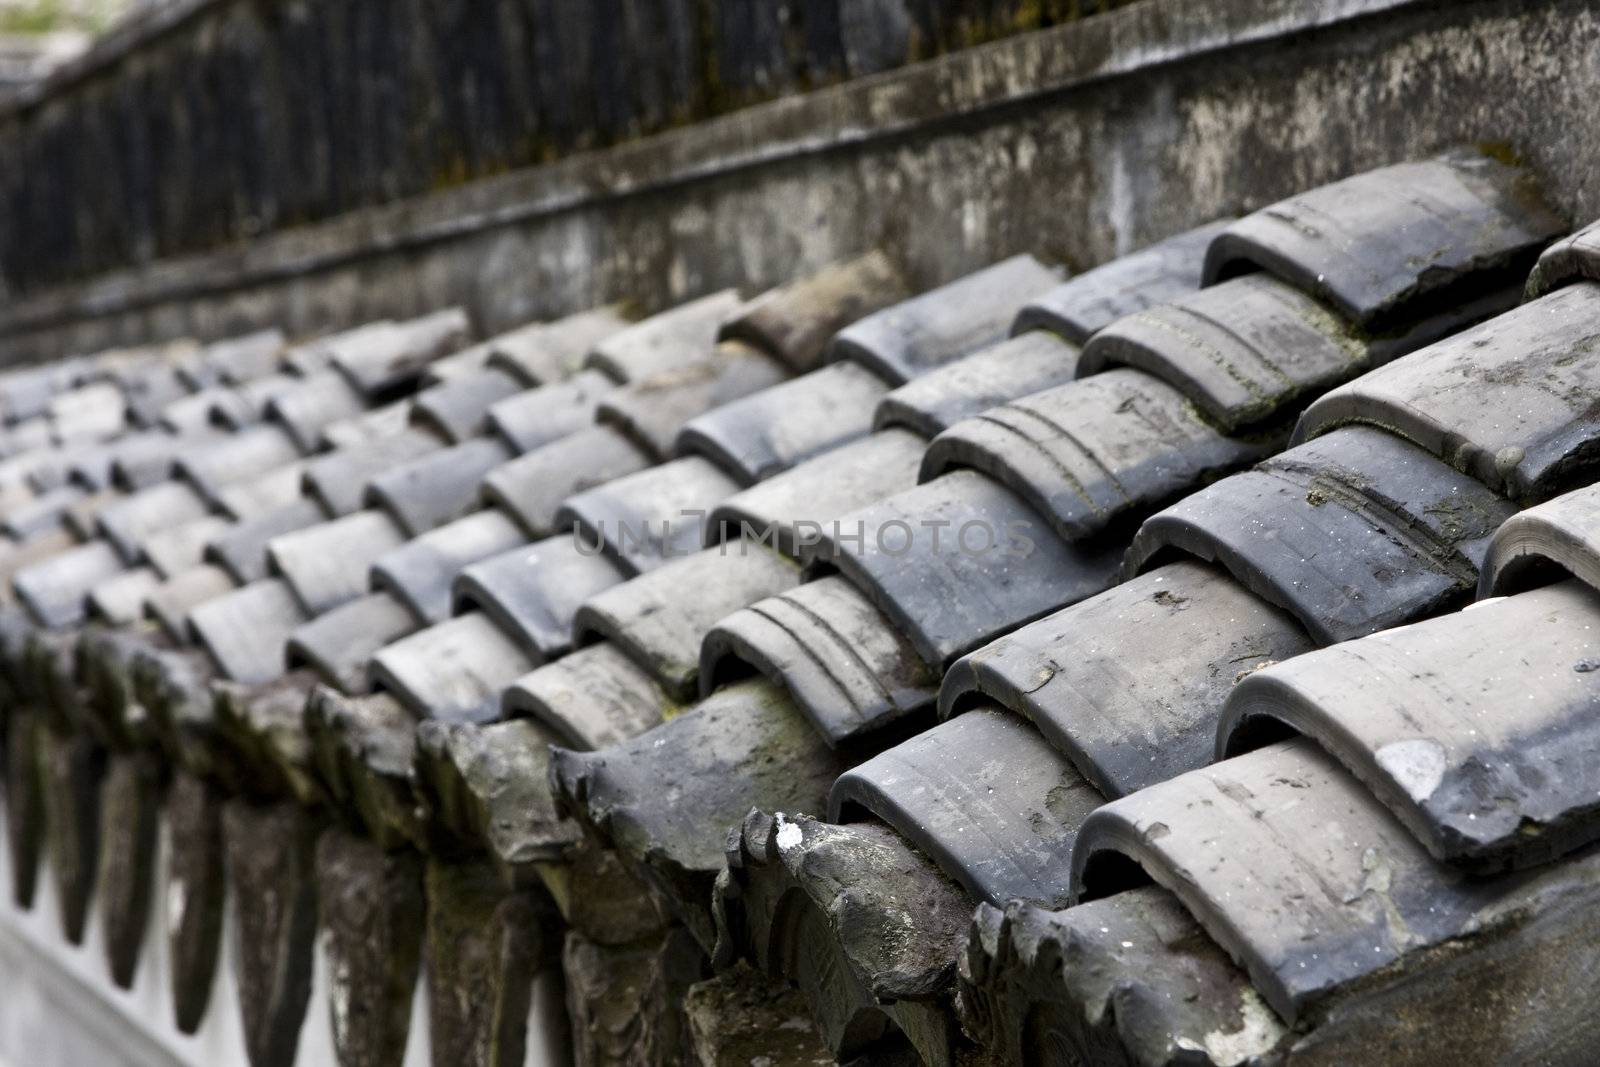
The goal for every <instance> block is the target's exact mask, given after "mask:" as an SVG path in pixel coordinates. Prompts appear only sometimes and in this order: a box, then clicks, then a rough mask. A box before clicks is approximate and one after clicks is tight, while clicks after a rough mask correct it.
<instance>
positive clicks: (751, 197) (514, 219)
mask: <svg viewBox="0 0 1600 1067" xmlns="http://www.w3.org/2000/svg"><path fill="white" fill-rule="evenodd" d="M1596 42H1600V10H1597V9H1596V7H1595V5H1593V4H1591V3H1589V2H1587V0H1457V2H1453V3H1429V2H1419V0H1319V2H1310V0H1146V2H1144V3H1139V4H1135V5H1133V6H1132V7H1128V8H1124V9H1122V10H1120V11H1116V12H1113V13H1111V14H1108V15H1104V16H1100V17H1098V18H1095V19H1089V20H1086V21H1083V22H1081V23H1078V24H1075V25H1072V26H1066V27H1061V28H1058V29H1054V30H1049V31H1044V32H1040V33H1034V34H1027V35H1023V36H1020V37H1015V38H1012V39H1009V40H1006V41H1001V42H998V43H995V44H991V45H987V46H983V47H979V48H974V49H970V50H967V51H964V52H960V53H957V54H954V55H951V56H947V57H943V58H941V59H937V60H934V61H931V62H928V63H923V64H918V65H915V66H912V67H907V68H905V69H903V70H900V71H896V72H894V73H891V74H887V75H881V76H878V77H874V78H868V79H863V80H860V81H857V82H852V83H849V84H845V85H842V86H837V87H834V88H831V89H826V90H821V91H819V92H815V93H811V94H807V95H803V96H797V97H792V98H789V99H785V100H781V101H778V102H776V103H772V104H767V105H761V106H758V107H754V108H750V109H747V110H744V111H741V112H738V113H735V114H732V115H728V116H725V117H723V118H720V119H715V120H711V121H708V122H704V123H700V124H697V125H694V126H690V127H686V128H683V129H679V130H674V131H671V132H668V133H665V134H662V135H659V136H656V137H653V138H649V139H646V140H641V141H635V142H631V143H628V144H624V145H620V146H616V147H613V148H610V149H606V150H603V151H597V152H593V153H588V154H583V155H578V156H574V157H571V158H568V159H565V160H561V161H558V162H555V163H552V164H547V165H544V166H541V167H537V168H527V169H524V170H522V171H517V172H513V173H509V174H506V175H503V176H500V177H497V178H491V179H487V180H485V181H481V182H476V183H472V184H469V185H466V186H463V187H460V188H456V189H452V190H448V191H445V192H441V193H437V194H433V195H429V196H424V197H419V198H414V199H412V200H409V201H404V202H401V203H398V204H393V205H388V206H384V207H379V208H374V209H367V210H363V211H358V212H353V213H350V214H347V215H345V216H343V217H341V218H339V219H336V220H334V221H331V222H329V223H326V224H322V225H318V226H308V227H302V228H300V229H298V230H291V231H288V232H284V233H280V234H276V235H273V236H271V237H266V238H262V239H259V240H256V241H253V242H247V243H241V244H239V245H237V246H234V247H233V248H232V249H231V250H229V251H226V252H223V253H219V254H213V255H209V256H205V257H200V258H194V259H187V260H172V261H169V262H167V263H165V264H162V265H161V266H159V267H158V268H157V269H154V270H149V271H143V272H125V273H121V274H114V275H111V276H108V277H106V278H104V279H101V280H99V281H97V282H94V283H90V284H86V285H80V286H76V287H71V288H66V289H59V290H56V291H54V292H51V293H48V294H42V295H40V296H37V297H34V298H31V299H28V300H25V301H21V302H16V303H13V304H12V305H10V306H9V307H6V308H4V309H3V310H0V339H3V340H0V343H3V344H5V345H6V346H7V347H8V349H9V352H10V353H11V354H13V355H15V356H18V357H37V356H48V355H51V354H55V353H59V352H63V351H71V350H86V349H92V348H96V347H100V346H104V345H106V344H110V343H117V342H127V341H134V340H139V339H145V338H150V337H165V336H172V335H178V334H183V333H193V334H196V335H199V336H201V337H213V336H217V335H221V334H225V333H228V332H230V331H237V330H241V329H244V328H247V327H249V326H252V325H254V324H257V323H264V322H269V321H270V322H277V323H281V324H284V325H287V326H288V327H290V328H291V329H294V330H300V331H306V332H310V331H314V330H318V329H324V328H328V327H332V326H336V325H341V324H345V323H350V322H354V321H357V320H360V319H364V318H370V317H373V316H379V315H408V314H415V313H418V312H420V311H423V310H425V309H427V308H433V307H437V306H440V305H443V304H446V303H461V304H464V305H465V306H467V307H469V308H470V309H471V310H472V312H473V314H474V315H475V317H476V319H477V324H478V325H479V327H480V328H482V329H485V330H492V329H497V328H500V327H503V326H506V325H509V324H511V323H514V322H517V321H520V320H525V319H528V318H531V317H538V316H546V315H554V314H557V313H559V312H562V311H566V310H569V309H573V308H576V307H580V306H584V305H588V304H592V303H595V302H597V301H600V300H604V299H611V298H614V297H618V296H623V295H628V296H633V297H635V298H638V299H640V300H642V301H644V302H645V303H646V304H650V305H661V304H664V303H666V302H668V301H672V300H678V299H681V298H684V297H687V296H690V295H693V294H696V293H699V292H703V291H706V290H710V289H712V288H714V287H719V286H723V285H728V284H737V285H744V286H747V287H759V286H761V285H765V284H768V283H771V282H773V281H775V280H778V279H781V278H784V277H787V276H790V275H792V274H794V273H797V272H800V271H804V270H806V269H808V268H811V267H815V266H818V265H821V264H822V263H824V262H825V261H828V260H830V259H834V258H837V257H840V256H844V255H847V254H850V253H853V252H857V251H859V250H861V249H863V248H865V247H867V246H870V245H881V246H883V247H886V248H888V249H889V250H890V251H891V252H892V253H894V254H895V255H897V256H899V257H901V258H902V259H903V260H904V261H905V263H906V264H907V265H908V267H909V268H910V269H911V270H912V271H913V273H914V275H915V276H916V277H917V278H918V280H919V281H921V282H923V283H926V284H932V283H934V282H937V281H940V280H943V279H946V278H949V277H952V276H954V275H957V274H959V273H961V272H963V271H965V270H968V269H971V268H974V267H976V266H978V265H980V264H982V263H985V262H988V261H991V260H993V259H996V258H998V257H1001V256H1004V255H1007V254H1010V253H1013V252H1016V251H1021V250H1030V251H1033V252H1035V253H1037V254H1039V255H1041V256H1043V257H1045V258H1049V259H1053V260H1057V261H1060V262H1063V263H1066V264H1068V265H1070V266H1073V267H1083V266H1087V265H1090V264H1093V263H1096V262H1100V261H1102V260H1104V259H1106V258H1108V257H1110V256H1112V255H1114V254H1115V253H1117V252H1119V251H1124V250H1127V249H1130V248H1133V247H1135V246H1138V245H1140V244H1143V243H1146V242H1148V241H1150V240H1152V239H1154V238H1157V237H1160V236H1163V235H1165V234H1168V233H1171V232H1174V231H1177V230H1179V229H1181V228H1183V227H1186V226H1188V225H1191V224H1194V223H1197V222H1199V221H1202V220H1204V219H1207V218H1211V217H1215V216H1217V215H1219V214H1223V213H1227V212H1239V211H1243V210H1247V209H1249V208H1252V207H1254V206H1258V205H1260V204H1262V203H1264V202H1269V201H1270V200H1272V199H1276V198H1278V197H1280V196H1283V195H1285V194H1287V193H1290V192H1293V191H1294V190H1296V189H1300V188H1304V187H1307V186H1311V185H1315V184H1318V183H1321V182H1325V181H1328V180H1331V179H1334V178H1337V177H1340V176H1342V175H1344V174H1347V173H1351V172H1354V171H1358V170H1362V169H1366V168H1369V167H1372V166H1376V165H1381V164H1383V163H1386V162H1391V161H1394V160H1398V159H1403V158H1412V157H1417V156H1421V155H1424V154H1426V153H1429V152H1432V151H1435V150H1437V149H1440V148H1442V147H1445V146H1448V145H1450V144H1453V143H1461V142H1474V143H1485V144H1490V145H1494V146H1497V147H1499V148H1502V149H1504V150H1506V151H1515V152H1518V153H1520V154H1522V155H1524V156H1526V157H1527V158H1528V159H1529V160H1530V161H1531V162H1532V163H1533V164H1534V165H1535V166H1536V168H1537V169H1538V170H1539V171H1540V172H1541V173H1542V174H1543V175H1544V177H1545V178H1546V180H1547V183H1548V185H1549V188H1550V189H1551V191H1552V193H1553V195H1554V197H1555V198H1556V200H1557V202H1558V203H1560V204H1561V205H1562V206H1563V207H1564V208H1565V209H1566V210H1568V211H1570V212H1571V213H1572V215H1573V217H1574V218H1577V219H1587V218H1591V217H1594V216H1596V215H1600V154H1597V153H1595V152H1594V151H1593V147H1592V146H1593V145H1594V144H1596V143H1600V136H1597V135H1600V108H1596V107H1595V106H1594V101H1595V100H1596V99H1600V46H1597V44H1596Z"/></svg>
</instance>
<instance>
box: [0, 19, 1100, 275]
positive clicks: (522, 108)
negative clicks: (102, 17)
mask: <svg viewBox="0 0 1600 1067" xmlns="http://www.w3.org/2000/svg"><path fill="white" fill-rule="evenodd" d="M1116 2H1127V0H985V2H983V3H970V2H961V0H787V2H772V0H265V2H263V0H181V2H180V3H179V4H177V5H176V7H175V8H174V10H172V11H171V12H167V11H162V12H161V13H160V14H159V15H158V16H156V17H155V18H153V19H152V21H151V22H149V23H148V24H147V25H145V26H142V27H141V26H135V27H132V28H130V30H129V32H128V33H127V34H125V35H124V36H123V37H122V38H120V39H118V40H115V41H112V42H110V43H109V44H108V45H107V46H105V47H104V48H102V49H101V50H100V51H98V52H96V53H95V54H94V55H93V56H90V57H88V58H87V59H86V60H85V61H84V62H82V63H80V64H77V65H76V66H75V67H74V68H73V69H72V70H71V71H68V72H65V73H64V74H63V75H62V77H60V78H58V79H56V80H55V81H54V83H53V84H51V85H49V86H46V87H44V89H43V90H42V91H41V92H40V93H38V94H34V95H33V96H32V97H30V98H29V99H28V100H26V101H23V102H21V103H20V104H19V105H17V106H14V107H12V108H9V109H7V113H6V114H4V115H3V116H0V208H3V210H4V217H5V219H6V220H7V225H5V226H4V227H3V228H0V278H3V279H4V284H5V285H6V286H7V288H8V290H9V291H10V292H12V293H18V294H20V293H26V292H35V291H38V290H39V289H40V288H41V287H43V286H45V285H47V284H50V283H54V282H60V281H64V280H68V279H73V278H80V277H85V276H87V275H90V274H94V273H98V272H101V271H104V270H108V269H112V268H116V267H123V266H128V265H130V264H134V263H140V262H146V261H149V260H150V259H152V258H161V257H166V256H171V255H175V254H179V253H185V252H193V251H197V250H202V249H207V248H212V247H215V246H216V245H218V244H220V243H224V242H227V241H231V240H239V239H244V238H248V237H253V236H256V235H258V234H261V233H269V232H272V231H274V230H276V229H278V228H280V227H282V226H285V225H295V224H300V223H305V222H309V221H314V220H318V219H326V218H330V217H333V216H336V215H340V214H343V213H344V212H347V211H351V210H354V209H357V208H361V207H365V206H369V205H372V204H378V203H384V202H387V201H391V200H394V199H396V198H399V197H404V196H412V195H417V194H420V193H424V192H428V191H430V190H437V189H440V188H447V187H453V186H457V185H460V184H461V183H463V182H465V181H467V180H470V179H473V178H480V177H483V176H485V175H490V174H497V173H501V172H503V171H505V170H507V169H510V168H513V167H519V166H527V165H529V164H532V163H536V162H544V161H548V160H551V159H555V158H559V157H561V156H564V155H568V154H570V153H571V152H573V151H575V150H579V149H585V148H591V147H594V146H598V145H607V144H614V143H616V142H619V141H622V140H626V139H629V138H632V137H637V136H639V135H641V134H647V133H653V132H656V131H659V130H663V129H666V128H668V127H671V126H675V125H681V124H683V123H686V122H692V121H695V120H698V119H702V118H705V117H707V116H710V115H714V114H721V113H723V112H726V111H729V110H732V109H734V108H736V107H739V106H742V105H745V104H749V103H752V102H754V101H759V100H768V99H772V98H774V97H777V96H781V95H784V94H786V93H790V92H793V91H795V90H797V89H804V88H814V87H817V86H821V85H827V84H831V83H834V82H837V81H840V80H843V79H847V78H852V77H858V76H861V75H863V74H871V73H876V72H878V71H882V70H887V69H889V68H892V67H897V66H901V65H903V64H904V63H906V62H907V61H909V60H914V59H918V58H923V57H926V56H931V55H938V54H942V53H944V52H947V51H950V50H952V49H956V48H961V47H964V46H966V45H970V44H972V43H975V42H977V41H982V40H989V39H992V38H995V37H1000V36H1004V35H1006V34H1010V33H1016V32H1019V31H1022V30H1028V29H1037V28H1039V27H1040V26H1047V25H1052V24H1054V23H1057V22H1061V21H1064V20H1070V19H1072V18H1075V17H1077V16H1078V14H1079V12H1080V10H1082V9H1088V10H1095V9H1096V8H1098V7H1101V6H1106V7H1109V6H1114V3H1116Z"/></svg>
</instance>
